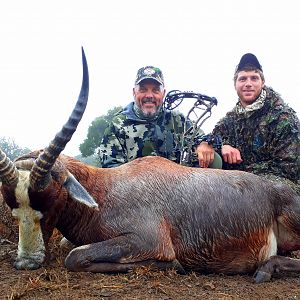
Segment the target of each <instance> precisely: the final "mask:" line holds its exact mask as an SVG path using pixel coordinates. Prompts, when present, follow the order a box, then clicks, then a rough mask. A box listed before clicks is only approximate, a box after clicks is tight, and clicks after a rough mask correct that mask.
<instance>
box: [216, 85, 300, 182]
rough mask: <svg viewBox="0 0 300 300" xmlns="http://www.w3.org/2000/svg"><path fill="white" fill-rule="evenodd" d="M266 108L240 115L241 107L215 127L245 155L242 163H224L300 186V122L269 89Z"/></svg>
mask: <svg viewBox="0 0 300 300" xmlns="http://www.w3.org/2000/svg"><path fill="white" fill-rule="evenodd" d="M264 90H265V91H266V96H265V99H264V102H263V104H262V107H261V108H259V109H256V110H253V111H245V112H243V113H242V112H239V110H238V106H239V105H238V104H237V105H236V106H235V108H234V109H233V110H232V111H230V112H228V113H227V114H226V116H225V117H224V118H223V119H221V120H220V121H219V122H218V123H217V124H216V126H215V128H214V130H213V134H220V135H221V136H222V141H223V145H224V144H228V145H231V146H233V147H235V148H237V149H239V151H240V152H241V156H242V159H243V162H242V163H241V164H231V165H230V164H226V163H224V164H223V168H224V169H237V170H243V171H248V172H252V173H255V174H258V175H260V174H261V175H264V174H272V175H275V176H279V177H283V178H287V179H289V180H291V181H293V182H294V183H296V184H297V183H299V176H300V158H299V153H300V134H299V132H300V128H299V127H300V125H299V119H298V117H297V115H296V113H295V111H294V110H293V109H291V108H290V107H289V106H288V105H287V104H285V103H284V101H283V100H282V99H281V97H280V95H279V94H278V93H276V92H275V91H274V90H273V89H272V88H270V87H265V88H264Z"/></svg>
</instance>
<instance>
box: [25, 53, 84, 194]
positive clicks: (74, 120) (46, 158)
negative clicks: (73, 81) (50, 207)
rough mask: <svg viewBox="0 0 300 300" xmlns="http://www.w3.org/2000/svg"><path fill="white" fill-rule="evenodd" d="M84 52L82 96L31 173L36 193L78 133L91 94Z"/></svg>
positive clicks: (32, 185)
mask: <svg viewBox="0 0 300 300" xmlns="http://www.w3.org/2000/svg"><path fill="white" fill-rule="evenodd" d="M81 51H82V68H83V76H82V85H81V90H80V94H79V97H78V100H77V103H76V105H75V108H74V109H73V111H72V113H71V116H70V117H69V119H68V121H67V123H66V124H65V125H64V126H63V128H62V129H61V130H60V132H58V133H57V134H56V136H55V138H54V140H53V141H52V142H51V143H50V144H49V146H48V147H46V148H45V149H44V150H43V152H41V154H40V155H39V156H38V158H37V159H36V161H35V163H34V165H33V167H32V170H31V172H30V187H31V188H32V189H33V190H34V191H42V190H44V189H45V188H46V187H47V185H48V184H49V181H50V172H51V168H52V167H53V165H54V163H55V161H56V159H57V157H58V156H59V154H60V153H61V152H62V151H63V150H64V148H65V146H66V145H67V143H68V142H69V141H70V140H71V137H72V135H73V133H74V132H75V131H76V128H77V125H78V124H79V122H80V120H81V118H82V116H83V113H84V111H85V108H86V105H87V101H88V94H89V72H88V65H87V61H86V57H85V53H84V50H83V48H82V49H81Z"/></svg>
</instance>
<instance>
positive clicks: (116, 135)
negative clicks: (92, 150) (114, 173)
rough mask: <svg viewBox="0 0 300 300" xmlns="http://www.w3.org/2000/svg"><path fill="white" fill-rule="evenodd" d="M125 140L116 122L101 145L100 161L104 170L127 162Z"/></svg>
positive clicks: (108, 130)
mask: <svg viewBox="0 0 300 300" xmlns="http://www.w3.org/2000/svg"><path fill="white" fill-rule="evenodd" d="M124 144H125V140H124V138H122V135H121V134H120V130H119V128H118V126H117V124H116V123H115V122H112V123H111V124H110V125H109V126H108V127H107V128H106V130H105V132H104V135H103V139H102V142H101V145H100V147H99V149H98V155H99V160H100V164H101V167H102V168H112V167H117V166H119V165H122V164H124V163H126V162H127V154H126V150H125V147H124Z"/></svg>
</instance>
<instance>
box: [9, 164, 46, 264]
mask: <svg viewBox="0 0 300 300" xmlns="http://www.w3.org/2000/svg"><path fill="white" fill-rule="evenodd" d="M29 174H30V173H29V171H22V170H19V182H18V185H17V187H16V189H15V196H16V200H17V202H18V204H19V207H18V208H16V209H13V210H12V215H13V216H14V217H16V218H17V219H18V221H19V244H18V259H19V260H20V259H31V260H34V261H36V262H38V263H42V262H43V261H44V257H45V245H44V240H43V236H42V231H41V226H40V219H41V218H42V217H43V215H42V213H41V212H39V211H36V210H34V209H32V208H31V207H30V205H29V203H30V201H29V196H28V188H29Z"/></svg>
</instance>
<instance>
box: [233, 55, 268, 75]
mask: <svg viewBox="0 0 300 300" xmlns="http://www.w3.org/2000/svg"><path fill="white" fill-rule="evenodd" d="M247 66H252V67H254V68H256V69H258V70H260V71H263V70H262V67H261V65H260V63H259V61H258V59H257V58H256V56H255V55H254V54H252V53H246V54H244V55H243V56H242V58H241V60H240V62H239V64H238V65H237V67H236V70H235V72H238V71H241V70H243V69H244V68H245V67H247Z"/></svg>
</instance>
